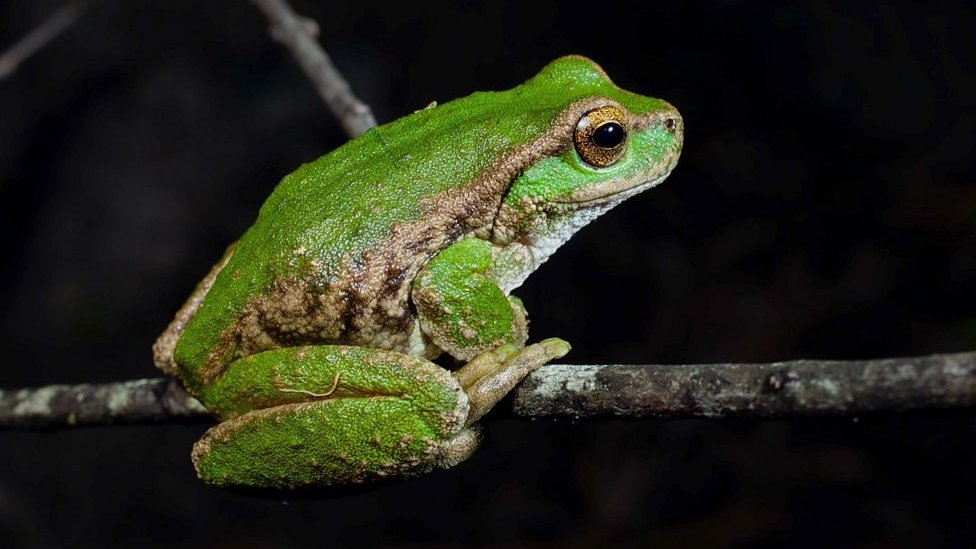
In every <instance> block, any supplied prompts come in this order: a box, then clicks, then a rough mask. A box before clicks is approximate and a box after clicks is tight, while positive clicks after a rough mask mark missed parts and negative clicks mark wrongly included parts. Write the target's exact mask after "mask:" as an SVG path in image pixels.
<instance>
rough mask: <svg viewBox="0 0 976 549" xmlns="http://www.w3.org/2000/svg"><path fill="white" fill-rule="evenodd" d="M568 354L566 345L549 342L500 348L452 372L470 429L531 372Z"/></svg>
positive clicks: (552, 340) (557, 340) (554, 340)
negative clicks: (464, 399) (465, 401)
mask: <svg viewBox="0 0 976 549" xmlns="http://www.w3.org/2000/svg"><path fill="white" fill-rule="evenodd" d="M569 350H570V346H569V343H567V342H566V341H564V340H562V339H559V338H555V337H553V338H549V339H545V340H543V341H540V342H539V343H534V344H532V345H529V346H528V347H526V348H524V349H521V350H519V349H518V348H516V347H515V346H514V345H511V344H508V345H502V346H501V347H498V348H496V349H493V350H491V351H486V352H484V353H481V354H480V355H478V356H476V357H475V358H473V359H472V360H471V362H469V363H467V364H465V365H464V366H463V367H462V368H461V369H460V370H458V371H456V372H454V377H455V379H457V381H458V383H459V384H460V385H461V388H463V389H464V392H465V393H467V395H468V404H469V406H470V409H469V411H468V419H467V421H466V422H465V423H466V425H471V424H472V423H474V422H475V421H478V419H480V418H481V416H483V415H485V414H486V413H488V411H489V410H491V408H492V406H494V405H495V404H497V403H498V401H499V400H501V399H502V398H503V397H504V396H505V395H506V394H508V392H509V391H511V390H512V389H513V388H514V387H515V386H516V385H517V384H518V383H519V382H520V381H522V379H523V378H524V377H525V376H527V375H529V373H531V372H532V371H533V370H535V369H536V368H539V367H540V366H542V365H544V364H546V363H547V362H549V361H552V360H555V359H557V358H562V357H563V356H565V355H566V353H568V352H569Z"/></svg>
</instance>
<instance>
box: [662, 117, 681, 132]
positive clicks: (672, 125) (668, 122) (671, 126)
mask: <svg viewBox="0 0 976 549" xmlns="http://www.w3.org/2000/svg"><path fill="white" fill-rule="evenodd" d="M664 127H665V128H667V129H668V131H671V132H673V131H674V130H675V129H677V127H678V121H677V120H675V119H674V118H668V119H665V120H664Z"/></svg>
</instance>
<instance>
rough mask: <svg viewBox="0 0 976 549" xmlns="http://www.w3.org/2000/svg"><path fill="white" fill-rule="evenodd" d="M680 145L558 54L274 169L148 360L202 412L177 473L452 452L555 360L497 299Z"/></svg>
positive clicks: (286, 483)
mask: <svg viewBox="0 0 976 549" xmlns="http://www.w3.org/2000/svg"><path fill="white" fill-rule="evenodd" d="M682 138H683V126H682V120H681V116H680V115H679V114H678V111H677V110H675V108H674V107H672V106H671V105H670V104H668V103H667V102H665V101H662V100H660V99H653V98H650V97H645V96H642V95H637V94H634V93H631V92H627V91H624V90H622V89H620V88H618V87H617V86H616V85H614V84H613V83H612V82H611V81H610V79H609V78H608V77H607V75H606V73H604V71H603V70H602V69H601V68H600V67H599V66H598V65H597V64H596V63H594V62H593V61H591V60H589V59H586V58H584V57H579V56H570V57H563V58H560V59H557V60H555V61H553V62H552V63H550V64H549V65H547V66H546V67H545V68H543V69H542V71H541V72H540V73H539V74H537V75H536V76H535V77H533V78H532V79H530V80H528V81H527V82H525V83H524V84H522V85H520V86H517V87H515V88H512V89H510V90H507V91H500V92H477V93H474V94H472V95H470V96H468V97H464V98H462V99H457V100H454V101H450V102H448V103H444V104H441V105H432V106H430V107H428V108H426V109H424V110H421V111H418V112H415V113H413V114H410V115H407V116H405V117H403V118H400V119H398V120H395V121H393V122H391V123H389V124H385V125H383V126H380V127H376V128H373V129H371V130H369V131H367V132H366V133H364V134H363V135H362V136H360V137H358V138H356V139H354V140H352V141H350V142H348V143H347V144H345V145H343V146H342V147H340V148H338V149H336V150H334V151H333V152H331V153H329V154H326V155H325V156H323V157H321V158H319V159H318V160H315V161H313V162H310V163H308V164H305V165H303V166H301V167H300V168H298V169H297V170H296V171H295V172H293V173H291V174H289V175H287V176H285V178H284V179H283V180H282V181H281V183H280V184H279V185H278V186H277V187H276V188H275V190H274V192H273V193H272V194H271V196H270V197H269V198H268V199H267V201H266V202H265V203H264V205H263V206H262V207H261V210H260V212H259V214H258V217H257V220H256V221H255V223H254V225H253V226H252V227H251V228H250V229H248V230H247V231H246V232H245V233H244V235H243V236H242V237H241V238H240V239H239V240H238V241H237V242H236V243H234V244H232V245H231V246H230V247H229V248H228V249H227V251H226V253H225V254H224V256H223V257H222V258H221V259H220V261H218V262H217V264H216V265H215V266H214V267H213V269H212V270H211V271H210V273H209V274H208V275H207V276H206V277H205V278H204V279H203V281H201V282H200V284H199V285H198V286H197V288H196V290H195V291H194V292H193V293H192V295H191V296H190V297H189V299H188V300H187V302H186V303H185V304H184V305H183V307H182V308H181V309H180V310H179V311H178V312H177V313H176V317H175V319H174V320H173V321H172V323H171V324H170V325H169V327H168V328H167V329H166V331H165V332H164V333H163V334H162V335H161V336H160V337H159V339H158V340H157V341H156V344H155V346H154V348H153V350H154V356H155V363H156V365H157V366H158V367H159V368H160V369H162V370H163V371H164V372H166V373H167V374H169V375H172V376H176V377H178V378H180V379H181V380H182V381H183V383H184V384H185V386H186V388H187V390H188V391H189V392H190V393H192V394H193V395H194V396H195V397H197V398H198V399H199V400H200V401H201V402H202V403H203V404H204V405H205V406H206V407H207V408H208V409H209V410H210V411H211V412H212V413H213V414H214V415H215V416H216V417H217V418H218V419H219V420H220V423H219V424H218V425H216V426H214V427H213V428H211V429H210V430H208V431H207V432H206V434H204V435H203V437H202V438H201V439H200V440H199V441H198V442H197V443H196V444H195V445H194V448H193V452H192V459H193V463H194V465H195V467H196V471H197V474H198V475H199V476H200V478H201V479H203V480H204V481H205V482H207V483H210V484H213V485H216V486H222V487H242V488H258V489H271V490H286V491H287V490H300V489H304V488H318V487H325V486H335V485H345V484H358V483H364V482H369V481H373V480H378V479H387V478H396V477H408V476H415V475H419V474H423V473H426V472H429V471H431V470H433V469H436V468H446V467H451V466H453V465H455V464H457V463H458V462H460V461H462V460H464V459H466V458H467V457H468V456H470V455H471V453H472V452H473V451H474V450H475V449H476V447H477V446H478V442H479V440H480V438H481V434H480V433H481V431H480V429H479V427H478V425H476V422H477V421H478V420H479V419H480V418H481V417H482V416H484V414H485V413H486V412H488V411H489V410H490V409H491V408H492V406H493V405H495V404H496V403H497V402H498V401H499V400H500V399H501V398H502V397H504V396H505V395H506V394H507V393H508V392H509V391H510V390H511V389H512V388H513V387H514V386H515V385H516V384H517V383H518V382H519V381H521V380H522V378H524V377H525V376H526V375H527V374H529V373H530V372H532V371H533V370H535V369H536V368H539V367H540V366H542V365H544V364H546V363H547V362H549V361H552V360H554V359H557V358H560V357H562V356H563V355H565V354H566V353H567V352H568V351H569V345H568V344H567V343H566V342H565V341H563V340H561V339H556V338H551V339H544V340H542V341H539V342H537V343H533V344H531V345H526V342H527V340H528V332H527V320H526V311H525V308H524V307H523V305H522V303H521V301H519V299H518V298H516V297H514V296H513V295H511V293H510V292H511V291H512V290H513V289H514V288H517V287H518V286H519V285H520V284H521V283H522V281H523V280H525V278H526V277H527V276H528V275H529V274H530V273H531V272H532V271H534V270H535V269H536V268H537V267H539V265H541V264H542V263H543V262H544V261H546V259H547V258H548V257H549V256H550V254H552V253H553V251H555V249H556V248H557V247H559V246H560V245H561V244H562V243H563V242H565V241H566V240H567V239H568V238H570V236H572V235H573V234H574V233H575V232H576V231H577V230H578V229H580V228H581V227H582V226H584V225H585V224H586V223H588V222H590V221H591V220H593V219H594V218H596V217H597V216H598V215H600V214H601V213H603V212H605V211H607V210H608V209H610V208H612V207H613V206H614V205H616V204H619V203H620V202H621V201H623V200H625V199H626V198H629V197H631V196H634V195H635V194H637V193H639V192H641V191H643V190H645V189H648V188H650V187H652V186H654V185H656V184H658V183H660V182H661V181H662V180H664V178H665V177H667V176H668V174H669V173H670V172H671V170H672V169H673V168H674V166H675V164H676V162H677V160H678V155H679V153H680V151H681V145H682ZM439 356H440V357H441V358H440V359H439V362H440V363H435V362H433V360H434V359H437V358H438V357H439ZM441 364H443V365H445V366H446V367H445V366H442V365H441Z"/></svg>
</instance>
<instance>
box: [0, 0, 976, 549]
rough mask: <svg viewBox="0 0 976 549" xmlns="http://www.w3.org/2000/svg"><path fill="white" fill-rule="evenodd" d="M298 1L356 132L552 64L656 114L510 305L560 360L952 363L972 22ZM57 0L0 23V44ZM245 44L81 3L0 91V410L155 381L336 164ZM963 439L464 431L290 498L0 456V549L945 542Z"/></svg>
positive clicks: (320, 109)
mask: <svg viewBox="0 0 976 549" xmlns="http://www.w3.org/2000/svg"><path fill="white" fill-rule="evenodd" d="M332 4H337V3H331V2H330V3H328V5H327V4H326V3H322V4H321V5H317V4H312V3H310V2H296V8H297V9H298V10H299V11H300V12H301V13H305V14H307V15H310V16H312V17H314V18H315V19H316V20H317V21H318V22H319V24H320V25H321V28H322V35H321V41H322V42H323V43H324V45H325V47H326V49H327V50H328V51H329V52H330V53H331V54H332V56H333V58H334V60H335V62H336V64H337V65H338V67H339V69H340V70H341V71H343V72H344V74H345V75H346V76H347V77H348V78H349V80H350V81H351V83H352V85H353V88H354V89H355V90H356V91H357V92H358V93H359V95H360V96H361V97H362V98H363V99H364V100H365V101H367V102H368V103H369V104H371V105H372V107H373V109H374V110H375V112H376V114H377V116H378V118H379V119H380V120H381V121H389V120H391V119H393V118H396V117H398V116H401V115H403V114H405V113H409V112H412V111H413V110H416V109H420V108H423V107H424V106H425V105H427V104H428V103H429V102H430V101H431V100H438V101H445V100H448V99H451V98H454V97H458V96H462V95H466V94H468V93H470V92H472V91H475V90H480V89H503V88H508V87H511V86H513V85H515V84H517V83H519V82H521V81H523V80H525V79H527V78H528V77H530V76H531V75H533V74H534V73H535V71H537V70H538V69H539V68H541V67H542V66H543V65H544V64H545V63H546V62H548V61H549V60H551V59H553V58H554V57H556V56H559V55H562V54H566V53H581V54H585V55H589V56H591V57H593V58H594V59H595V60H597V61H598V62H600V63H601V64H602V65H603V67H604V68H605V69H606V70H607V72H608V73H609V74H610V75H611V76H612V77H613V78H614V79H615V81H616V82H617V83H618V84H620V85H621V86H622V87H624V88H627V89H630V90H633V91H637V92H640V93H645V94H648V95H653V96H657V97H662V98H665V99H667V100H668V101H670V102H672V103H673V104H675V105H676V106H677V107H678V108H679V109H680V110H681V112H682V113H683V115H684V117H685V124H686V128H687V135H686V145H685V150H684V154H683V156H682V159H681V162H680V163H679V165H678V168H677V170H676V171H675V173H674V174H673V175H672V176H671V178H670V179H668V180H667V181H666V182H665V184H663V185H662V186H661V187H658V188H656V189H653V190H652V191H650V192H648V193H646V194H643V195H641V196H639V197H637V198H634V199H631V200H630V201H629V202H627V203H625V204H623V205H622V206H620V207H618V208H617V209H616V210H614V211H613V212H612V213H610V214H607V215H606V216H604V217H603V218H602V219H600V220H599V221H597V222H596V223H594V224H593V225H591V226H590V227H588V228H586V229H585V230H584V231H582V233H581V234H579V235H578V236H577V237H576V238H575V239H574V240H573V241H571V242H570V243H569V244H568V245H567V246H565V247H564V248H563V249H562V250H561V251H560V253H557V254H556V255H555V256H554V257H553V258H552V259H551V260H550V261H549V262H548V263H547V264H546V265H545V266H544V267H543V268H542V269H540V270H539V271H538V272H537V273H536V274H535V275H533V276H532V277H531V278H530V279H529V281H528V282H527V284H526V285H525V286H524V287H523V288H522V289H521V290H519V291H518V292H517V293H518V295H520V296H521V297H522V298H523V299H524V301H525V304H526V306H527V307H528V310H529V311H530V313H531V314H532V321H533V325H532V333H533V337H534V338H535V339H539V338H541V337H545V336H551V335H558V336H561V337H563V338H565V339H567V340H569V341H570V342H572V343H573V345H574V350H573V352H572V354H571V355H569V356H568V357H567V358H566V359H565V360H566V361H567V362H571V363H614V362H621V363H651V362H653V363H668V362H706V361H772V360H781V359H793V358H806V357H810V358H837V359H845V358H848V359H849V358H864V357H882V356H897V355H914V354H927V353H934V352H949V351H962V350H972V349H974V348H976V307H974V305H976V299H974V295H973V293H974V290H976V229H974V228H976V220H974V212H976V186H974V181H973V176H974V168H973V165H974V162H973V150H974V135H976V132H974V130H976V127H974V125H976V47H974V39H973V37H974V29H976V25H974V22H976V18H974V8H973V7H972V3H971V2H967V3H962V2H957V3H955V4H950V3H942V4H940V5H939V7H938V8H936V7H927V6H924V5H921V4H916V3H908V2H881V1H878V2H856V3H847V2H833V3H829V2H803V3H790V4H785V3H783V4H781V3H778V2H733V1H725V2H712V3H701V2H696V3H668V4H667V5H664V3H657V2H640V3H631V4H611V3H609V2H604V3H595V2H587V3H578V4H571V3H566V2H541V3H533V4H532V5H531V6H526V5H524V4H523V3H520V2H517V3H511V4H504V3H500V2H495V3H490V4H487V5H479V4H476V3H473V2H461V3H457V4H455V3H440V4H436V5H435V4H431V5H427V6H417V5H412V4H411V3H402V4H400V5H389V4H382V5H381V4H380V3H376V4H375V5H374V4H372V3H369V2H356V3H351V4H350V5H346V6H342V5H332ZM848 4H850V5H848ZM60 5H61V2H51V1H42V2H34V1H30V0H14V1H4V2H2V3H0V48H6V47H7V46H8V45H9V44H11V43H12V42H13V41H14V40H16V39H17V38H19V37H20V36H22V35H23V34H24V33H25V32H27V31H28V30H29V29H31V28H33V27H34V26H35V25H37V24H38V23H39V22H41V21H43V20H44V19H45V18H46V17H48V16H49V15H50V14H51V13H53V12H54V11H55V10H56V8H57V7H58V6H60ZM265 31H266V22H265V21H264V20H263V18H262V16H261V15H260V13H259V12H257V11H256V10H255V9H254V8H253V7H252V6H251V5H250V4H248V3H246V2H232V1H221V2H217V1H213V2H190V1H168V2H151V1H148V0H145V1H135V2H122V1H109V2H103V3H99V4H96V5H95V6H94V7H93V8H92V9H90V10H89V11H88V12H87V13H86V15H85V16H84V17H83V18H82V19H81V20H80V21H79V22H78V23H77V24H75V25H74V26H73V27H72V28H71V29H70V30H68V31H67V32H66V33H65V34H64V35H63V36H62V37H60V38H59V39H58V40H56V41H55V42H54V43H52V44H51V45H50V46H49V47H47V48H46V49H44V50H43V51H42V52H41V53H39V54H38V55H37V56H35V57H34V58H32V59H30V60H29V61H27V62H26V63H25V64H24V65H23V66H22V67H21V69H20V70H19V71H18V72H17V73H16V74H14V75H13V76H12V77H10V78H7V79H5V80H2V81H0V224H2V232H0V235H2V238H3V242H4V246H3V250H2V254H3V259H2V260H0V277H2V284H0V319H2V328H0V357H2V359H0V360H2V367H0V387H4V388H10V387H21V386H37V385H44V384H49V383H77V382H100V381H110V380H122V379H132V378H141V377H154V376H157V375H158V372H157V371H155V370H154V369H153V367H152V364H151V360H150V345H151V344H152V342H153V340H154V338H155V337H156V335H157V334H158V333H159V332H160V331H161V330H162V329H163V328H164V327H165V325H166V323H167V322H168V321H169V320H170V318H171V317H172V314H173V313H174V311H175V310H176V308H177V307H178V306H179V304H180V303H181V302H182V300H183V299H184V298H185V297H186V295H187V294H188V293H189V291H190V290H191V288H192V287H193V285H194V284H195V283H196V281H197V280H198V279H199V278H200V277H202V275H203V274H204V273H205V272H206V271H207V269H208V268H209V266H210V265H211V264H212V263H213V262H214V261H215V260H216V259H217V257H218V256H219V255H220V252H221V250H222V249H223V247H224V246H225V245H226V244H227V243H229V242H231V241H233V240H234V239H236V237H237V236H238V235H239V234H240V233H241V232H242V231H243V229H244V228H246V227H247V226H248V224H249V223H250V222H251V220H252V219H253V217H254V215H255V213H256V211H257V208H258V207H259V205H260V203H261V201H262V199H263V198H264V197H265V196H266V195H267V194H268V193H269V191H270V190H271V188H272V186H273V185H274V183H275V182H276V181H277V180H278V179H279V178H280V177H281V176H282V175H283V174H285V173H287V172H288V171H290V170H292V169H294V168H295V167H296V166H298V165H299V164H300V163H302V162H305V161H308V160H311V159H313V158H315V157H317V156H318V155H320V154H323V153H325V152H327V151H329V150H331V149H333V148H334V147H336V146H337V145H339V144H340V143H342V142H343V140H344V137H343V135H342V134H341V132H340V131H339V130H338V129H337V125H336V124H335V123H334V122H333V121H332V120H331V119H330V117H329V115H328V113H327V111H326V110H325V108H324V106H323V105H322V103H321V102H320V100H319V99H318V97H317V96H316V95H315V93H314V91H313V88H312V86H311V85H309V83H308V82H307V81H306V80H305V79H304V77H303V76H302V75H301V74H300V73H299V71H298V69H297V68H296V66H295V64H294V62H293V61H292V59H291V58H290V57H289V56H288V54H287V53H286V52H285V51H284V50H283V49H282V48H280V47H279V46H278V45H277V44H275V43H273V42H272V41H271V40H270V39H269V38H268V36H267V34H266V32H265ZM974 420H976V414H974V413H973V412H972V411H961V412H952V413H946V412H929V413H917V414H911V415H905V416H869V417H860V418H835V419H817V420H812V419H804V420H797V421H632V422H625V421H593V422H581V423H572V422H551V421H534V422H533V421H516V420H489V421H488V422H487V423H488V425H489V428H490V439H489V441H488V443H487V444H486V445H485V447H484V448H483V449H482V450H481V451H480V452H479V453H477V454H476V455H475V456H474V457H473V458H472V459H471V460H470V461H468V462H466V463H464V464H462V465H461V466H459V467H457V468H456V469H453V470H450V471H443V472H438V473H436V474H432V475H430V476H428V477H425V478H421V479H417V480H413V481H409V482H403V483H398V484H393V485H390V486H385V487H382V488H379V489H376V490H374V491H370V492H367V493H363V494H358V495H353V496H347V497H341V498H332V499H324V500H319V501H305V502H300V501H296V502H283V501H279V500H262V499H253V498H247V497H242V496H238V495H233V494H228V493H224V492H221V491H218V490H214V489H210V488H207V487H206V486H204V485H202V484H201V483H200V482H198V481H197V480H196V479H195V477H194V476H193V472H192V469H191V466H190V462H189V449H190V446H191V444H192V442H193V441H194V440H195V439H196V437H198V436H199V435H200V434H201V433H202V432H203V430H204V429H205V428H206V426H205V425H192V426H184V425H161V426H132V427H107V428H89V429H78V430H66V431H61V432H54V433H22V432H13V433H0V540H3V541H2V544H3V545H4V546H5V547H51V546H68V545H70V546H88V547H104V546H112V545H123V546H140V547H142V546H150V547H151V546H156V545H164V544H168V543H173V542H179V543H181V544H183V545H186V546H207V547H215V546H227V547H241V546H246V547H264V546H286V547H289V546H296V547H297V546H304V545H327V546H339V545H356V544H364V543H371V544H381V545H391V546H422V545H426V544H428V543H435V544H439V545H441V546H451V545H455V544H470V545H501V546H528V545H535V544H550V545H556V544H558V545H559V546H581V547H584V546H590V545H593V544H594V543H597V542H602V543H604V544H609V545H617V544H629V545H642V546H650V545H656V546H670V545H684V546H695V545H700V544H707V545H710V546H741V545H748V546H774V545H780V544H784V543H788V544H791V545H797V546H822V545H827V544H840V545H845V546H855V545H856V546H875V547H912V546H919V545H925V546H934V545H944V546H961V545H965V544H967V542H968V543H972V542H973V540H974V539H976V536H974V534H976V526H974V521H976V504H974V501H976V499H974V497H976V496H974V494H976V437H974V436H973V435H974V430H973V427H974Z"/></svg>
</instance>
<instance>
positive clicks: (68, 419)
mask: <svg viewBox="0 0 976 549" xmlns="http://www.w3.org/2000/svg"><path fill="white" fill-rule="evenodd" d="M206 417H209V416H208V414H207V410H206V409H205V408H204V407H203V405H202V404H200V403H199V402H198V401H197V400H196V399H195V398H193V397H191V396H190V395H188V394H187V393H186V391H184V390H183V386H182V385H181V384H180V382H179V381H177V380H175V379H169V378H156V379H137V380H133V381H122V382H118V383H104V384H90V383H83V384H80V385H48V386H46V387H40V388H37V389H20V390H12V391H11V390H0V428H35V429H37V428H57V427H71V426H75V425H109V424H114V423H152V422H160V421H181V420H190V419H192V420H197V421H199V420H200V419H203V418H206Z"/></svg>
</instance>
